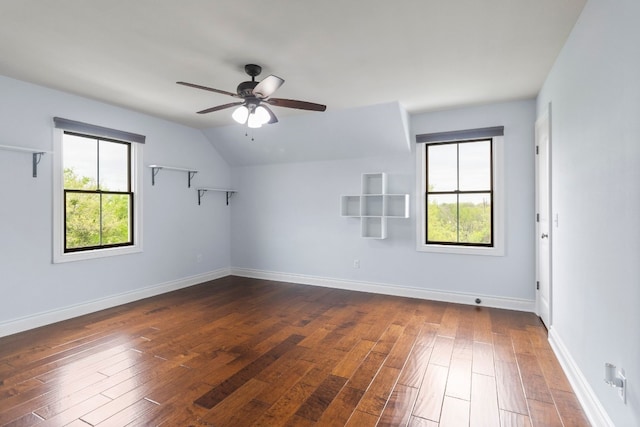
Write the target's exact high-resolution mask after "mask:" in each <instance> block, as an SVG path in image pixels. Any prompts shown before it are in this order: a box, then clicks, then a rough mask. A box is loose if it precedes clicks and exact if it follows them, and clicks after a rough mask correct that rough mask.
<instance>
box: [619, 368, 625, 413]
mask: <svg viewBox="0 0 640 427" xmlns="http://www.w3.org/2000/svg"><path fill="white" fill-rule="evenodd" d="M618 378H620V380H621V381H622V387H620V388H618V397H619V398H620V400H622V403H624V404H625V405H626V404H627V376H626V375H625V374H624V369H619V370H618Z"/></svg>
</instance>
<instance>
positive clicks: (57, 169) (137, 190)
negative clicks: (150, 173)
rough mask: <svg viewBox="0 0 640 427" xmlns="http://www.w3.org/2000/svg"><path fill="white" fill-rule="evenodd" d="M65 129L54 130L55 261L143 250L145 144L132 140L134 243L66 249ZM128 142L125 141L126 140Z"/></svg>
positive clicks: (80, 259) (102, 256) (84, 258)
mask: <svg viewBox="0 0 640 427" xmlns="http://www.w3.org/2000/svg"><path fill="white" fill-rule="evenodd" d="M63 135H64V130H63V129H57V128H56V129H54V130H53V168H52V169H53V180H52V181H53V262H54V263H62V262H70V261H82V260H88V259H96V258H104V257H110V256H116V255H126V254H133V253H139V252H142V181H143V175H142V171H143V163H142V149H143V146H144V145H143V144H138V143H135V142H131V143H130V144H131V189H132V191H133V206H134V209H133V221H132V222H133V236H132V237H133V245H128V246H119V247H113V248H99V249H89V250H86V251H78V252H65V251H64V202H63V201H64V167H63V159H64V156H63V154H64V153H63V144H62V138H63ZM124 142H126V141H124Z"/></svg>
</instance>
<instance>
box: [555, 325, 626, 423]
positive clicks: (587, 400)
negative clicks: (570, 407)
mask: <svg viewBox="0 0 640 427" xmlns="http://www.w3.org/2000/svg"><path fill="white" fill-rule="evenodd" d="M549 344H551V348H552V349H553V352H554V353H555V354H556V357H557V358H558V361H559V362H560V366H562V370H563V371H564V373H565V374H566V375H567V378H568V379H569V383H570V384H571V387H573V391H574V392H575V393H576V397H577V398H578V400H579V401H580V404H581V405H582V408H583V409H584V412H585V414H586V415H587V418H588V419H589V422H590V423H591V425H592V426H594V427H615V424H614V423H613V421H611V418H609V415H608V414H607V412H606V411H605V409H604V407H603V406H602V404H601V403H600V400H598V397H597V396H596V394H595V393H594V391H593V389H592V388H591V386H590V385H589V383H588V382H587V379H586V378H585V377H584V375H583V374H582V371H581V370H580V368H579V367H578V365H577V364H576V362H575V361H574V360H573V357H571V353H569V350H568V349H567V347H566V346H565V344H564V342H563V341H562V338H561V337H560V335H558V332H557V331H556V329H554V328H553V326H552V327H551V328H550V329H549Z"/></svg>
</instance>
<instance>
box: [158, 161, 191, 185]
mask: <svg viewBox="0 0 640 427" xmlns="http://www.w3.org/2000/svg"><path fill="white" fill-rule="evenodd" d="M149 167H150V168H151V185H156V175H158V172H160V170H161V169H164V170H169V171H178V172H186V173H187V188H191V180H192V179H193V177H194V176H195V174H197V173H198V171H197V170H195V169H189V168H179V167H176V166H164V165H149Z"/></svg>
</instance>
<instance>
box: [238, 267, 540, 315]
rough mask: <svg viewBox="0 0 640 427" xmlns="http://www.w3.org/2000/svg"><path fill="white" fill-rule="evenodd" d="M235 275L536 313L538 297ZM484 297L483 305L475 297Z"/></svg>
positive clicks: (268, 273) (274, 275)
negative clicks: (520, 297)
mask: <svg viewBox="0 0 640 427" xmlns="http://www.w3.org/2000/svg"><path fill="white" fill-rule="evenodd" d="M231 275H233V276H241V277H250V278H254V279H264V280H275V281H279V282H288V283H298V284H301V285H312V286H323V287H326V288H336V289H345V290H350V291H360V292H371V293H374V294H384V295H394V296H400V297H409V298H420V299H427V300H434V301H443V302H452V303H458V304H469V305H480V306H484V307H494V308H504V309H508V310H517V311H527V312H532V313H534V312H535V309H536V303H535V301H534V300H524V299H517V298H502V297H493V296H486V295H470V294H464V293H456V292H442V291H435V290H430V289H419V288H409V287H405V286H398V285H391V284H384V283H370V282H358V281H351V280H341V279H329V278H324V277H317V276H307V275H302V274H289V273H277V272H273V271H263V270H253V269H248V268H233V267H232V268H231ZM478 297H480V299H481V300H482V303H481V304H476V303H475V299H476V298H478Z"/></svg>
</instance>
